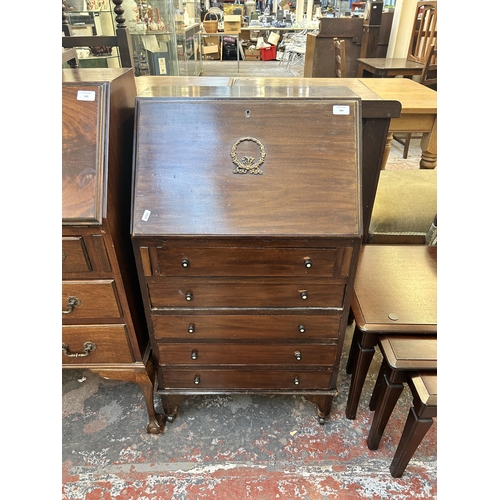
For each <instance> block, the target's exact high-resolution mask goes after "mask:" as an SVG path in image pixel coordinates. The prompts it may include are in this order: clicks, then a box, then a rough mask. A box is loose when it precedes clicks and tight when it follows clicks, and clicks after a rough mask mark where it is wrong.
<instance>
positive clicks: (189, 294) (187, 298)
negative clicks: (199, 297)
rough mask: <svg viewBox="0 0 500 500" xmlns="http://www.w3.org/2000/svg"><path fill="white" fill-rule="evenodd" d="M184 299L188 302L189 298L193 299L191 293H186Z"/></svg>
mask: <svg viewBox="0 0 500 500" xmlns="http://www.w3.org/2000/svg"><path fill="white" fill-rule="evenodd" d="M185 299H186V300H187V301H188V302H189V301H190V300H193V294H192V293H191V292H188V293H186V297H185Z"/></svg>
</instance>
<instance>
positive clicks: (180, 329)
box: [152, 312, 341, 342]
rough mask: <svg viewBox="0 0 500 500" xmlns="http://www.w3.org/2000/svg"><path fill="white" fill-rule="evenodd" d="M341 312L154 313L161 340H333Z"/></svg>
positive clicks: (154, 323) (153, 317) (155, 327)
mask: <svg viewBox="0 0 500 500" xmlns="http://www.w3.org/2000/svg"><path fill="white" fill-rule="evenodd" d="M340 318H341V316H340V315H312V314H288V315H278V314H267V315H263V314H255V313H254V314H250V313H247V314H238V313H233V314H224V315H221V314H193V313H192V312H191V313H189V312H185V313H184V314H176V315H163V316H160V315H156V314H155V315H153V316H152V324H153V331H154V336H155V338H156V339H157V340H161V339H165V340H168V339H170V340H176V341H198V340H203V341H206V340H217V339H226V340H243V339H247V340H260V341H268V342H269V341H272V342H282V341H290V340H293V339H295V340H297V341H299V342H300V341H302V342H304V341H309V340H311V339H313V340H318V339H319V340H322V339H323V340H326V339H329V340H331V341H333V340H334V339H337V338H338V334H339V332H338V330H339V324H340Z"/></svg>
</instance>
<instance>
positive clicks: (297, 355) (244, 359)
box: [158, 343, 337, 367]
mask: <svg viewBox="0 0 500 500" xmlns="http://www.w3.org/2000/svg"><path fill="white" fill-rule="evenodd" d="M158 350H159V353H160V359H159V360H158V362H159V364H160V365H163V366H165V365H166V366H169V365H184V366H189V365H297V367H300V365H318V366H329V365H333V363H334V362H335V355H336V353H337V346H336V345H326V344H310V345H304V344H298V345H297V344H286V345H282V344H281V345H276V344H269V345H257V344H255V345H252V344H204V343H186V344H180V343H179V344H172V343H168V344H166V343H165V344H162V343H159V344H158Z"/></svg>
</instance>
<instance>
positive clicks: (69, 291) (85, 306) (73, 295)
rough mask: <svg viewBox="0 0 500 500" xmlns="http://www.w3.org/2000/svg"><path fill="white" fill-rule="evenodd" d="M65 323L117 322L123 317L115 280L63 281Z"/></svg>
mask: <svg viewBox="0 0 500 500" xmlns="http://www.w3.org/2000/svg"><path fill="white" fill-rule="evenodd" d="M62 311H63V321H64V320H66V321H73V320H84V319H100V320H116V319H119V318H120V317H121V315H122V313H121V308H120V305H119V302H118V300H117V295H116V288H115V283H114V281H113V280H92V281H63V283H62Z"/></svg>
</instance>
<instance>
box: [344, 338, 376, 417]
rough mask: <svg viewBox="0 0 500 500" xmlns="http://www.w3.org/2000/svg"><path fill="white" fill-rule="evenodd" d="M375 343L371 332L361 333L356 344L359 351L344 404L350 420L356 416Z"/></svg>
mask: <svg viewBox="0 0 500 500" xmlns="http://www.w3.org/2000/svg"><path fill="white" fill-rule="evenodd" d="M353 341H354V339H353ZM376 343H377V336H376V335H373V334H366V332H363V333H361V335H360V340H359V343H358V346H357V350H358V351H359V352H358V354H357V359H356V364H355V365H354V370H353V373H352V376H351V385H350V387H349V395H348V397H347V404H346V411H345V414H346V417H347V418H348V419H350V420H354V419H355V418H356V411H357V409H358V404H359V398H360V397H361V391H362V390H363V385H364V383H365V380H366V375H367V374H368V369H369V368H370V364H371V362H372V359H373V356H374V355H375V345H376Z"/></svg>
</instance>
